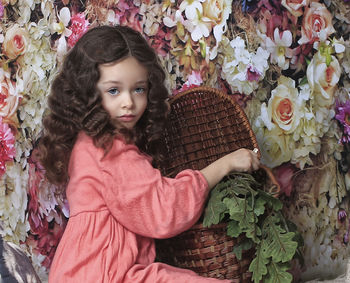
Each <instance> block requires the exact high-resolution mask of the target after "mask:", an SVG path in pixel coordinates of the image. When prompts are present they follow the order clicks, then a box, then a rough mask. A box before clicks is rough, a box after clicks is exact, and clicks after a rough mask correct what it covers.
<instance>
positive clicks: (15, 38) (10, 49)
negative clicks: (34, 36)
mask: <svg viewBox="0 0 350 283" xmlns="http://www.w3.org/2000/svg"><path fill="white" fill-rule="evenodd" d="M27 46H28V32H27V31H26V30H25V29H24V28H20V27H19V25H18V24H15V25H13V26H12V27H11V28H9V29H8V30H7V32H6V34H5V38H4V43H3V44H2V50H3V53H4V54H5V55H6V56H7V57H8V58H9V59H16V58H17V56H19V55H22V54H23V53H24V52H25V51H26V48H27Z"/></svg>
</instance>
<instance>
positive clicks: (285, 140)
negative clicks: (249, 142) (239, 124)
mask: <svg viewBox="0 0 350 283" xmlns="http://www.w3.org/2000/svg"><path fill="white" fill-rule="evenodd" d="M256 138H257V140H258V143H259V145H260V149H261V153H262V157H261V163H263V164H265V165H267V166H268V167H270V168H274V167H276V166H279V165H281V164H282V163H284V162H287V161H289V160H290V159H291V158H292V155H293V150H294V146H295V143H294V142H293V141H292V137H291V136H290V135H285V134H283V132H282V131H281V130H280V129H279V128H277V127H275V128H274V129H272V130H271V131H269V130H268V129H266V128H259V129H258V130H257V131H256Z"/></svg>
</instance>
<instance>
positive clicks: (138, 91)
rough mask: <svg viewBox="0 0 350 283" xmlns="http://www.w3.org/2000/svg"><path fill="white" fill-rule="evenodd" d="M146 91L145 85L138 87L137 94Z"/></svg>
mask: <svg viewBox="0 0 350 283" xmlns="http://www.w3.org/2000/svg"><path fill="white" fill-rule="evenodd" d="M145 92H146V88H144V87H137V88H136V89H135V93H137V94H142V93H145Z"/></svg>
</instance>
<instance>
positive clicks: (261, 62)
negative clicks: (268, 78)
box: [221, 36, 269, 94]
mask: <svg viewBox="0 0 350 283" xmlns="http://www.w3.org/2000/svg"><path fill="white" fill-rule="evenodd" d="M222 45H223V50H224V52H223V53H224V56H225V57H224V62H223V65H222V71H221V77H222V78H223V79H225V80H227V82H228V83H229V84H230V87H231V89H232V91H238V92H240V93H245V94H251V93H252V92H253V91H254V90H256V89H257V88H258V87H259V84H258V82H259V81H261V80H262V79H263V78H264V76H265V72H266V70H267V69H268V63H267V60H268V57H269V53H268V52H267V51H266V50H264V49H263V48H260V47H259V48H258V50H257V51H256V53H253V52H252V53H249V51H248V50H247V49H246V47H245V42H244V40H243V39H242V38H240V37H239V36H237V37H236V38H234V39H233V40H231V41H230V42H229V44H228V39H227V38H226V37H223V41H222Z"/></svg>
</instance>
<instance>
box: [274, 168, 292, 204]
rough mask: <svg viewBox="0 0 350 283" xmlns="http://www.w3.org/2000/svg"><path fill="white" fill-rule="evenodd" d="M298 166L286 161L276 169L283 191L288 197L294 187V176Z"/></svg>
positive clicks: (275, 172)
mask: <svg viewBox="0 0 350 283" xmlns="http://www.w3.org/2000/svg"><path fill="white" fill-rule="evenodd" d="M295 172H296V168H295V166H294V165H292V164H291V163H284V164H282V165H280V166H278V167H276V168H275V169H274V174H275V176H276V178H277V181H278V183H279V184H280V186H281V192H283V193H284V194H285V195H286V196H287V197H289V196H290V195H291V192H292V189H293V176H294V173H295Z"/></svg>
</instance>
